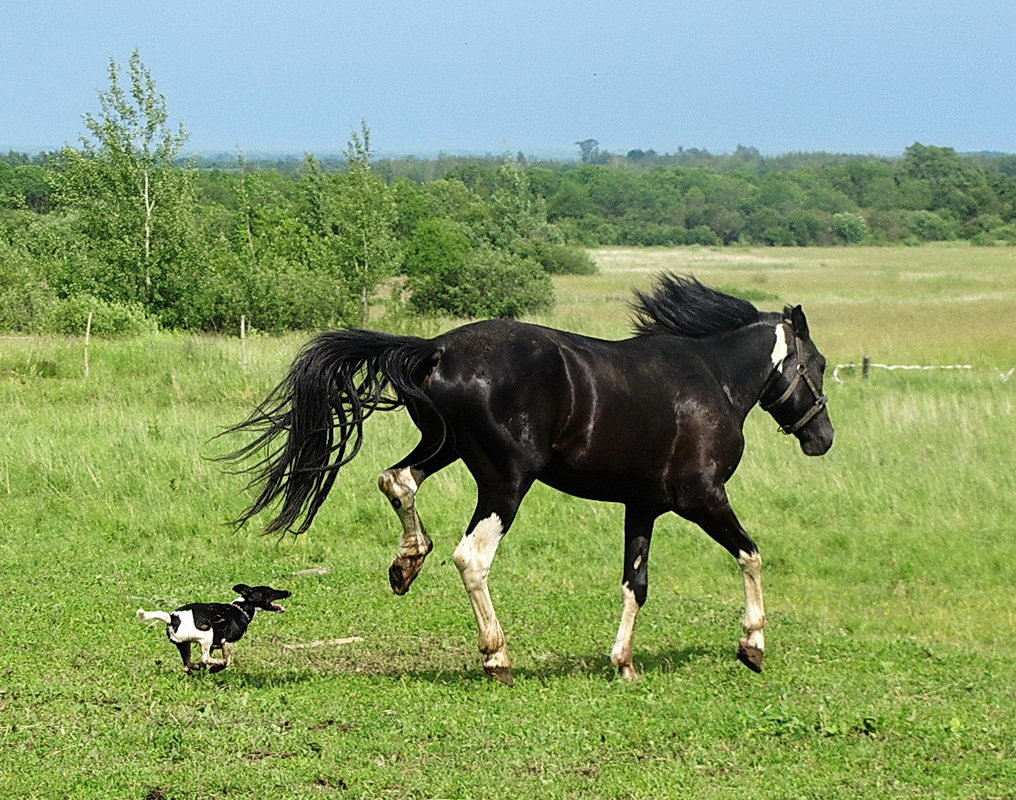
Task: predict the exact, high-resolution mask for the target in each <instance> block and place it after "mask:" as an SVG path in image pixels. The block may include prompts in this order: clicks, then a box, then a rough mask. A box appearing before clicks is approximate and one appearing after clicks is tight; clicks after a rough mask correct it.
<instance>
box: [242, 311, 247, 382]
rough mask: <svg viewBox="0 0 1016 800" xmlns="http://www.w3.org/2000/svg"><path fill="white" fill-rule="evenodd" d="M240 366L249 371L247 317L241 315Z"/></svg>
mask: <svg viewBox="0 0 1016 800" xmlns="http://www.w3.org/2000/svg"><path fill="white" fill-rule="evenodd" d="M240 364H241V366H243V368H244V369H247V315H246V314H241V315H240Z"/></svg>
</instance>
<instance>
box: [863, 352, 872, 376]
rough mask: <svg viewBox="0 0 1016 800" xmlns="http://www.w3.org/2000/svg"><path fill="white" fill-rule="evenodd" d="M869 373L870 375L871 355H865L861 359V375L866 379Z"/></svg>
mask: <svg viewBox="0 0 1016 800" xmlns="http://www.w3.org/2000/svg"><path fill="white" fill-rule="evenodd" d="M869 375H871V356H865V357H864V358H862V359H861V377H862V378H864V379H865V380H868V376H869Z"/></svg>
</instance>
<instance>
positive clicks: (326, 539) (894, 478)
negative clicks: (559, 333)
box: [0, 247, 1016, 800]
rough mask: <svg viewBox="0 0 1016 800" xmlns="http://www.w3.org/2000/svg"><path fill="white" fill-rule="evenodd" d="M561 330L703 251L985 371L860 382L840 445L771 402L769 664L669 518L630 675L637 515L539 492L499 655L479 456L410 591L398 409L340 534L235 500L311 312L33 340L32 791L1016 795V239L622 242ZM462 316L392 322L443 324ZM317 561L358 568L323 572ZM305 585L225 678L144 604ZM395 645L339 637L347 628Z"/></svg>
mask: <svg viewBox="0 0 1016 800" xmlns="http://www.w3.org/2000/svg"><path fill="white" fill-rule="evenodd" d="M595 255H596V256H597V259H598V261H599V263H600V267H601V271H600V273H599V274H598V275H594V276H588V277H575V278H572V277H566V278H559V279H556V286H557V291H558V297H559V303H558V307H557V309H556V311H555V312H554V313H553V314H550V315H547V316H546V317H542V318H540V319H539V321H541V322H545V323H548V324H553V325H556V326H558V327H565V328H569V329H572V330H578V331H582V332H588V333H592V334H595V335H601V336H607V337H620V336H623V335H625V334H626V330H627V322H626V319H627V308H626V302H627V300H628V298H629V297H630V289H631V287H633V286H638V287H643V288H644V287H646V286H648V284H649V281H650V280H651V277H652V273H653V272H655V271H657V270H659V269H675V270H678V271H682V272H685V271H693V272H695V274H697V275H698V276H699V277H700V278H702V279H703V280H705V281H707V282H710V283H712V284H714V285H717V286H720V287H722V288H726V289H728V290H734V291H738V292H741V293H742V294H744V295H746V296H748V297H749V298H750V299H752V300H753V301H754V302H756V304H757V305H759V306H760V307H761V308H764V309H776V308H779V307H781V306H782V304H783V303H784V302H795V303H796V302H800V303H802V304H803V305H804V308H805V310H806V311H807V313H808V316H809V320H810V322H811V326H812V331H813V335H814V338H815V340H816V342H817V343H818V345H819V346H820V347H821V348H822V350H823V351H824V352H825V354H826V355H827V357H828V358H829V361H830V363H831V364H833V365H835V364H842V363H848V362H856V361H858V360H859V359H860V358H861V357H862V356H863V355H869V356H871V358H872V359H873V360H874V361H876V362H880V363H885V364H969V365H971V367H972V368H971V369H969V370H957V371H928V372H899V371H896V372H889V371H881V370H875V371H873V373H872V375H871V378H870V379H869V380H862V379H861V378H860V376H859V375H857V374H856V373H854V372H849V371H847V372H844V373H843V374H842V381H841V382H839V383H833V382H832V381H827V386H826V388H827V391H828V393H829V394H830V397H831V413H832V416H833V420H834V423H835V424H836V427H837V442H836V444H835V446H834V447H833V449H832V451H830V453H829V454H828V455H827V456H825V457H823V458H821V459H809V458H807V457H805V456H803V455H802V454H801V452H800V449H799V448H798V447H797V445H796V442H794V441H791V440H788V439H787V438H786V437H782V436H779V435H778V433H777V432H776V430H775V424H774V423H773V422H772V420H771V419H770V418H768V417H767V416H766V415H765V414H764V413H762V412H760V411H756V412H754V413H753V415H752V417H751V418H750V419H749V421H748V425H747V437H748V446H747V452H746V456H745V459H744V462H743V463H742V466H741V468H740V470H739V472H738V473H737V475H736V476H735V477H734V479H733V481H732V482H731V485H730V494H731V497H732V499H733V502H734V506H735V508H736V509H737V511H738V513H739V515H740V517H741V518H742V520H743V521H744V523H745V525H746V527H747V528H748V529H749V530H750V531H751V532H752V534H753V535H754V536H755V538H756V539H757V541H758V542H759V544H760V547H761V549H762V553H763V556H764V557H765V560H766V571H765V585H766V600H767V612H768V617H769V625H768V627H767V628H766V636H767V644H768V652H767V664H766V671H765V672H763V673H762V674H761V675H755V674H753V673H751V672H749V671H748V670H746V669H744V668H743V667H741V666H740V665H738V664H737V663H736V662H735V660H734V658H733V655H734V650H735V646H736V641H737V638H738V637H739V636H740V630H739V623H740V615H741V611H742V593H741V588H740V578H739V575H738V571H737V567H736V564H734V562H733V560H732V559H730V557H729V556H728V555H727V554H726V553H725V552H724V551H722V550H721V548H719V547H718V546H717V545H716V544H714V543H713V542H712V541H711V540H709V539H708V537H706V536H705V535H704V534H703V533H701V532H700V531H698V530H696V529H694V528H693V527H692V526H691V525H689V524H687V523H684V522H682V521H681V520H679V519H676V518H674V519H663V520H661V521H660V524H659V525H658V526H657V534H656V536H655V538H654V545H653V562H652V571H651V575H650V593H649V602H648V604H647V606H646V608H645V610H644V611H643V613H642V615H641V616H640V619H639V628H638V631H637V634H636V639H635V647H636V662H637V664H638V665H639V667H640V670H641V672H642V675H643V679H642V680H641V681H639V682H636V683H631V684H629V683H625V682H623V681H620V680H618V679H616V678H615V677H614V676H613V673H612V669H611V666H610V662H609V655H608V653H609V649H610V646H611V644H612V643H613V637H614V633H615V631H616V627H617V622H618V616H619V613H620V602H619V590H618V583H619V580H620V570H621V563H620V561H621V527H620V524H621V514H620V509H619V508H616V507H613V506H609V505H604V504H594V503H588V502H584V501H579V500H575V499H573V498H570V497H566V496H564V495H560V494H557V493H555V492H553V491H551V490H549V489H545V488H540V487H537V489H535V490H534V491H533V492H532V493H531V494H530V496H529V497H528V498H527V500H526V503H525V504H524V505H523V508H522V511H521V513H520V516H519V519H518V521H517V523H516V525H515V527H514V528H513V529H512V532H511V534H510V535H509V536H508V538H507V539H506V540H505V543H504V545H503V546H502V548H501V550H500V552H499V555H498V560H497V561H496V562H495V565H494V569H493V571H492V574H491V591H492V594H493V596H494V601H495V604H496V605H497V608H498V612H499V615H500V617H501V621H502V623H503V625H504V627H505V630H506V633H507V636H508V643H509V647H510V649H511V651H512V655H513V658H514V662H515V668H516V669H515V672H516V683H515V686H514V687H513V688H510V689H509V688H506V687H504V686H501V685H499V684H494V683H493V682H490V681H489V680H488V679H487V678H486V677H485V676H484V675H483V673H482V670H481V669H480V666H479V657H478V654H477V652H476V648H475V641H476V633H475V627H474V622H473V615H472V612H471V610H470V608H469V603H468V600H467V599H466V596H465V594H464V592H463V590H462V587H461V581H460V579H459V576H458V572H457V570H456V569H455V567H454V564H453V563H452V560H451V554H452V550H453V549H454V547H455V545H456V543H457V542H458V539H459V537H460V535H461V532H462V527H463V525H464V524H465V522H466V519H467V517H468V515H469V513H470V511H471V509H472V504H473V497H472V492H473V489H472V484H471V482H470V481H469V479H468V475H467V474H466V473H465V471H464V470H463V469H462V468H461V467H460V466H455V467H452V468H449V469H448V470H446V471H445V472H443V473H440V474H439V475H437V476H435V477H434V478H432V479H431V480H430V481H429V482H428V483H427V484H426V485H425V486H424V488H423V490H422V491H421V493H420V498H419V507H420V509H421V513H422V515H423V517H424V519H425V521H426V522H427V525H428V528H429V530H430V531H431V533H432V535H433V536H434V539H435V544H436V548H435V552H434V554H433V555H432V556H431V558H430V560H429V562H428V565H427V567H426V568H425V569H424V571H423V573H422V574H421V576H420V578H419V579H418V580H417V582H416V583H415V584H414V586H413V589H412V591H411V592H410V593H409V594H408V595H407V596H405V597H395V596H394V595H392V593H391V591H390V589H389V588H388V581H387V568H388V564H389V563H390V561H391V558H392V556H393V555H394V552H395V546H396V541H397V531H398V529H399V525H398V522H397V520H396V517H395V515H394V514H393V513H392V511H391V509H390V507H389V505H388V503H387V501H386V500H385V499H384V498H383V497H382V495H381V494H380V493H378V492H377V490H376V488H375V487H376V484H375V480H376V476H377V474H378V472H380V471H381V470H382V469H383V468H385V467H386V466H388V465H389V464H390V463H392V462H393V461H395V460H397V459H398V458H399V457H401V456H402V455H404V453H405V452H407V451H408V449H409V448H410V447H411V446H412V445H413V444H415V441H416V440H415V438H414V436H413V434H412V427H411V425H410V423H409V422H408V421H407V420H406V419H405V418H404V416H403V415H402V414H388V415H383V416H378V417H375V418H373V419H372V420H371V422H370V423H369V424H368V428H367V442H366V445H365V447H364V449H363V451H362V452H361V454H360V455H359V456H358V458H357V460H356V461H354V462H353V463H352V464H351V465H349V467H348V468H347V469H346V471H345V472H344V474H343V477H342V479H341V480H340V482H339V484H338V485H337V486H336V488H335V490H334V491H333V494H332V497H331V498H330V499H329V502H328V503H326V505H325V507H324V509H323V511H322V513H321V514H320V515H319V517H318V520H317V521H316V523H315V525H314V527H313V528H312V529H311V531H310V532H309V533H308V534H307V535H305V536H304V537H302V538H300V539H298V540H293V539H286V540H282V541H278V540H276V539H275V538H264V537H261V536H259V535H258V532H257V531H256V530H245V531H241V532H234V531H232V530H231V529H229V528H227V527H225V526H223V524H222V523H223V522H224V520H226V519H229V518H230V517H231V516H233V515H235V514H237V513H238V512H239V510H240V509H241V508H242V506H243V504H244V502H245V496H244V495H243V493H242V483H243V482H242V479H240V478H238V477H236V476H230V475H226V474H223V473H222V472H221V471H220V469H219V467H218V466H217V465H216V464H215V463H213V462H211V461H209V460H207V459H206V458H205V456H210V455H214V454H216V453H221V452H223V451H224V450H225V449H228V448H229V446H230V445H231V444H235V443H229V442H226V443H223V442H221V441H218V442H214V441H213V442H210V441H209V439H210V437H211V436H212V435H213V434H215V433H216V432H217V431H219V430H221V429H222V427H224V426H225V425H227V424H229V423H232V422H236V421H238V420H239V419H240V418H241V417H242V416H244V415H245V413H246V412H247V410H248V409H249V408H250V407H251V406H252V404H254V403H255V402H257V401H258V400H260V399H261V398H262V396H263V395H264V393H265V392H266V391H267V390H268V389H269V388H270V387H271V386H272V385H274V383H275V382H276V381H277V380H278V378H279V377H280V376H281V375H282V373H283V371H284V369H285V368H286V366H287V365H288V362H289V360H290V359H291V358H292V356H293V354H294V353H295V351H296V349H297V348H298V347H299V345H300V343H301V341H302V337H297V336H292V337H285V338H280V339H271V338H262V337H254V338H253V339H251V340H250V341H249V342H248V345H247V353H246V364H245V363H243V361H244V359H243V356H242V353H241V350H240V345H239V343H238V342H237V341H235V340H226V339H219V338H212V337H201V336H185V335H169V334H164V335H158V336H153V337H150V338H145V339H140V340H133V341H122V342H104V341H95V342H93V344H92V348H91V353H90V356H91V375H90V377H89V378H88V379H87V380H86V379H85V378H84V377H83V376H82V368H81V365H82V350H83V345H82V342H81V341H80V340H74V339H16V338H6V339H0V409H2V419H3V423H4V424H3V426H2V427H0V532H2V536H0V577H2V582H0V586H2V588H3V595H4V596H3V605H2V614H0V643H2V645H3V648H2V654H0V798H4V799H6V798H95V799H96V800H98V799H99V798H103V799H105V798H113V799H115V800H120V799H121V798H130V799H132V800H133V799H135V798H136V799H137V800H170V799H171V798H172V799H174V800H199V799H200V800H205V799H206V798H208V799H210V798H273V800H274V799H277V800H288V799H289V798H332V797H334V798H386V797H391V798H414V799H419V800H423V799H424V798H518V797H531V798H597V799H598V798H697V799H698V798H705V799H712V798H752V799H753V800H755V799H757V798H844V799H846V798H851V800H853V798H859V797H863V798H929V797H930V798H979V799H981V800H988V798H1014V797H1016V724H1014V722H1013V720H1014V719H1016V681H1014V680H1013V677H1012V674H1013V673H1012V660H1013V641H1014V631H1016V613H1014V603H1013V598H1012V594H1011V592H1012V591H1013V586H1014V584H1016V565H1014V564H1016V559H1014V558H1013V543H1014V533H1016V529H1014V523H1013V519H1014V516H1016V508H1014V506H1016V502H1014V500H1016V477H1014V476H1016V456H1014V448H1013V442H1014V441H1016V422H1014V420H1016V416H1014V401H1016V375H1012V376H1011V377H1009V378H1008V379H1005V375H1006V373H1008V372H1009V371H1010V370H1011V369H1012V368H1013V367H1014V366H1016V334H1014V328H1013V323H1014V320H1016V251H1013V250H1011V249H1010V250H1006V249H989V248H986V249H974V248H966V247H964V248H960V247H957V248H933V247H928V248H919V249H864V248H850V249H835V250H832V249H830V250H818V249H808V250H782V249H765V250H763V249H752V250H722V251H717V250H709V249H684V250H662V249H661V250H639V251H635V250H627V251H621V250H616V249H615V250H602V251H597V252H596V254H595ZM447 324H450V323H440V324H439V323H437V322H428V323H420V322H404V321H391V320H382V321H380V322H379V325H384V326H385V327H388V328H390V329H402V330H409V331H413V332H418V333H425V334H432V333H436V332H437V331H438V330H440V329H442V328H443V327H445V326H447ZM311 569H318V570H322V569H326V570H327V572H323V573H322V572H320V571H319V572H315V573H312V574H297V573H300V572H302V571H306V570H311ZM237 582H246V583H270V584H272V585H275V586H281V587H284V588H288V589H290V590H292V592H293V596H292V597H291V598H290V600H289V601H288V602H287V604H286V605H287V608H288V609H289V611H288V613H287V614H285V615H282V616H278V615H264V616H261V617H259V618H258V619H257V621H256V622H255V623H254V626H253V628H252V632H251V634H250V636H249V637H248V638H247V639H245V640H244V641H243V642H241V644H240V645H239V647H238V648H237V656H236V658H237V661H236V663H235V664H234V666H233V667H232V668H230V669H229V670H228V671H226V672H224V673H221V674H218V675H209V674H198V675H194V676H191V677H187V676H185V675H184V674H183V672H182V670H181V669H180V668H179V667H178V664H177V654H176V651H175V649H174V648H173V647H172V646H171V645H170V644H169V643H168V642H167V641H166V640H165V637H164V635H163V633H162V630H161V626H156V627H154V628H153V627H149V626H147V625H144V624H141V623H139V622H138V621H137V620H136V619H135V618H134V610H135V609H136V608H137V607H138V606H144V607H145V608H161V609H171V608H174V607H176V606H177V605H179V604H181V603H184V602H189V601H192V600H199V599H201V600H216V601H222V602H228V601H229V600H231V599H232V598H233V594H232V593H231V592H230V590H229V589H230V587H231V586H232V585H233V584H234V583H237ZM350 636H359V637H363V641H361V642H354V643H350V644H344V645H329V644H319V645H318V646H309V647H302V648H291V647H287V646H289V645H301V644H303V645H307V644H313V643H315V642H327V641H329V640H333V639H338V638H342V637H350Z"/></svg>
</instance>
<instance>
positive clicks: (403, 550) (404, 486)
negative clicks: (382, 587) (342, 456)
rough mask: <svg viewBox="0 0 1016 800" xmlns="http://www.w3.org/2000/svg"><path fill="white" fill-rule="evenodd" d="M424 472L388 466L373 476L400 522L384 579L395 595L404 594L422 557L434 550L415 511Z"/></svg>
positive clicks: (414, 577)
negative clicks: (394, 552) (395, 551)
mask: <svg viewBox="0 0 1016 800" xmlns="http://www.w3.org/2000/svg"><path fill="white" fill-rule="evenodd" d="M424 477H425V473H424V472H423V470H421V469H417V468H414V467H392V468H391V469H388V470H385V471H384V472H382V473H381V475H380V477H379V478H378V479H377V485H378V488H379V489H380V490H381V491H382V493H383V494H384V495H385V497H387V498H388V500H389V502H390V503H391V504H392V508H394V509H395V513H396V514H397V515H398V517H399V521H400V522H401V523H402V536H401V537H400V538H399V553H398V555H397V556H396V557H395V561H393V562H392V565H391V567H390V568H389V569H388V581H389V582H390V583H391V585H392V591H393V592H395V594H405V593H406V592H408V591H409V587H410V585H411V584H412V583H413V581H414V580H415V579H416V576H417V575H419V574H420V570H421V569H423V562H424V559H425V558H427V554H428V553H430V551H431V550H433V549H434V543H433V542H431V540H430V536H428V535H427V529H426V528H424V526H423V521H422V520H421V519H420V515H419V513H417V510H416V492H417V490H418V489H419V487H420V484H421V483H422V482H423V479H424Z"/></svg>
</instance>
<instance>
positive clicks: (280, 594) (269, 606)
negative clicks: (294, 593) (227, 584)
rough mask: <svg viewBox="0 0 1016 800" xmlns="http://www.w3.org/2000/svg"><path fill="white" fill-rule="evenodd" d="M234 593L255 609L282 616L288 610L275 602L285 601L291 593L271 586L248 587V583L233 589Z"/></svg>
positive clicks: (240, 584) (239, 584)
mask: <svg viewBox="0 0 1016 800" xmlns="http://www.w3.org/2000/svg"><path fill="white" fill-rule="evenodd" d="M233 591H234V592H237V593H238V594H239V595H240V596H241V597H242V598H243V599H244V600H246V601H247V602H248V603H251V604H252V605H253V606H254V607H255V608H261V609H264V610H265V611H274V612H276V613H277V614H281V613H282V612H283V611H285V610H286V609H284V608H283V607H282V606H280V605H279V604H278V603H276V602H275V601H276V600H284V599H285V598H287V597H289V595H290V592H287V591H286V590H285V589H273V588H272V587H271V586H248V585H247V584H246V583H238V584H237V585H236V586H234V587H233Z"/></svg>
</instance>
